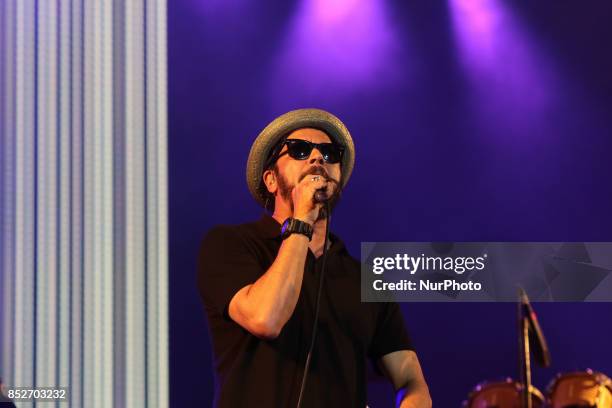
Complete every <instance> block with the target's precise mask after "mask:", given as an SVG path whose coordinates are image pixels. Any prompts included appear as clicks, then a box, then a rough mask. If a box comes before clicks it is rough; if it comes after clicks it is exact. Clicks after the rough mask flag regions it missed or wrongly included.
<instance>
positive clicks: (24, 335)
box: [12, 0, 36, 386]
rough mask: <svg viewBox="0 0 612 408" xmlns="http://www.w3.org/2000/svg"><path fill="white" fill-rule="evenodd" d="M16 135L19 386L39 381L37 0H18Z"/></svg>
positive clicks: (15, 375)
mask: <svg viewBox="0 0 612 408" xmlns="http://www.w3.org/2000/svg"><path fill="white" fill-rule="evenodd" d="M15 7H16V11H17V16H16V19H15V21H16V25H17V27H18V28H17V29H16V40H17V42H16V46H15V53H16V54H15V56H16V64H15V67H16V80H15V86H16V96H15V109H16V131H15V137H16V140H19V141H20V143H18V144H17V151H16V161H15V166H16V170H17V186H16V197H15V198H16V208H17V214H16V219H15V221H16V229H15V243H16V247H15V260H16V264H15V270H14V273H15V275H14V276H15V294H14V299H15V315H14V316H13V318H14V321H15V332H14V343H13V345H14V347H15V350H14V353H13V354H14V366H13V369H14V373H12V378H13V379H14V384H15V385H23V386H27V385H31V384H33V383H34V372H33V363H34V361H33V359H34V353H33V351H34V313H35V312H36V311H35V309H34V290H33V288H34V276H35V275H34V267H35V265H34V248H35V247H34V244H35V241H34V237H35V234H34V216H35V212H36V208H35V199H34V198H35V194H34V188H35V187H34V186H35V177H34V168H35V167H34V166H35V165H36V161H35V157H34V143H35V141H34V120H35V115H34V102H35V94H34V81H35V78H34V73H35V56H34V52H35V48H34V47H35V42H34V26H35V20H34V1H33V0H24V1H16V2H15Z"/></svg>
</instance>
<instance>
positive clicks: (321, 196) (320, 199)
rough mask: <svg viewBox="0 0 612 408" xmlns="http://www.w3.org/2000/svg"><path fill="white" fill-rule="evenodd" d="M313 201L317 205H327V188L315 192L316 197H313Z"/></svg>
mask: <svg viewBox="0 0 612 408" xmlns="http://www.w3.org/2000/svg"><path fill="white" fill-rule="evenodd" d="M312 199H313V200H314V202H315V203H317V204H323V203H325V202H326V201H327V200H328V199H329V197H327V191H326V189H325V188H320V189H318V190H317V191H315V193H314V196H313V197H312Z"/></svg>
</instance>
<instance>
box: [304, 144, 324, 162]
mask: <svg viewBox="0 0 612 408" xmlns="http://www.w3.org/2000/svg"><path fill="white" fill-rule="evenodd" d="M308 163H310V164H320V165H323V164H325V160H323V155H322V154H321V152H320V151H319V149H317V148H316V147H315V148H314V149H312V152H310V157H309V158H308Z"/></svg>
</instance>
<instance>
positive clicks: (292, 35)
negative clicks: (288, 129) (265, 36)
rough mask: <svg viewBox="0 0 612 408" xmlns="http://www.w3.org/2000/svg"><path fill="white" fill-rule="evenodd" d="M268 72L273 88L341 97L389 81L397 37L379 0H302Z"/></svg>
mask: <svg viewBox="0 0 612 408" xmlns="http://www.w3.org/2000/svg"><path fill="white" fill-rule="evenodd" d="M288 28H289V31H288V33H287V35H286V37H285V40H284V42H283V44H282V49H281V50H280V53H279V56H278V60H277V61H276V62H277V63H276V69H275V70H274V71H273V73H272V78H271V81H272V83H273V84H274V85H273V87H272V88H273V92H276V93H278V96H279V98H280V97H281V95H282V99H283V100H285V101H286V97H287V91H288V90H290V91H291V92H292V93H294V94H299V95H301V96H312V95H316V94H317V93H320V92H322V91H324V92H325V93H326V94H327V95H333V96H346V95H347V94H348V93H349V92H348V91H351V90H356V89H363V88H364V87H370V86H380V85H384V84H385V81H390V80H391V81H392V80H393V78H394V72H397V71H399V70H397V71H396V70H395V69H394V67H393V62H394V58H393V57H394V55H393V54H394V52H395V51H396V45H397V42H396V39H395V36H394V33H393V27H392V25H391V23H390V22H389V19H388V15H387V10H386V7H385V3H384V2H383V1H382V0H304V1H303V2H302V3H301V4H300V6H299V7H298V9H297V11H296V13H295V15H294V17H293V21H292V22H291V23H290V24H289V26H288Z"/></svg>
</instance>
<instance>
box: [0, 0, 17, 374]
mask: <svg viewBox="0 0 612 408" xmlns="http://www.w3.org/2000/svg"><path fill="white" fill-rule="evenodd" d="M0 7H1V8H2V9H3V10H2V11H3V14H2V17H3V19H2V21H0V24H1V25H0V41H1V42H2V43H0V52H2V55H1V56H0V57H1V58H2V64H3V69H4V72H3V74H4V76H3V77H2V78H0V81H2V86H3V90H4V95H2V97H3V98H4V104H3V112H2V119H3V120H2V122H1V123H0V141H1V143H2V147H3V149H2V151H0V155H2V156H3V157H2V163H3V168H2V169H1V171H2V173H1V174H0V183H2V186H0V189H1V191H2V196H1V197H0V200H2V201H3V206H2V209H3V213H2V214H0V216H1V217H2V218H1V219H0V228H2V230H1V231H0V237H1V238H2V242H0V245H2V259H0V268H1V269H2V270H1V271H0V279H2V286H0V289H2V298H0V308H1V309H0V316H1V317H2V319H3V320H2V346H3V347H2V356H0V359H1V361H2V367H0V376H1V377H2V378H3V381H4V382H5V383H8V384H14V378H13V377H12V376H11V375H10V374H11V373H13V365H12V360H13V358H12V357H13V355H12V350H13V347H14V344H13V315H14V313H15V310H14V302H15V299H14V293H13V284H14V273H15V259H14V255H15V248H14V246H13V239H14V236H15V235H14V234H15V230H14V229H13V228H14V224H13V220H14V219H15V215H16V208H14V194H15V193H16V192H15V188H16V187H18V186H15V185H14V180H15V176H16V174H15V173H14V169H15V157H14V156H13V149H14V138H15V135H14V133H13V126H14V121H13V114H14V109H15V106H14V104H12V103H10V102H9V101H11V100H13V98H14V96H13V83H14V80H13V75H14V73H15V64H16V61H15V59H14V57H13V52H14V48H13V44H14V41H15V39H14V36H15V23H14V21H15V18H14V16H15V13H16V10H15V7H14V4H13V2H12V1H8V2H5V3H3V4H0Z"/></svg>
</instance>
